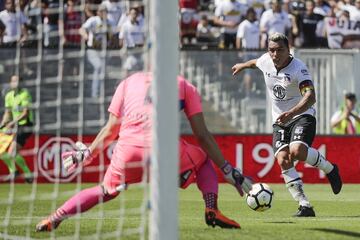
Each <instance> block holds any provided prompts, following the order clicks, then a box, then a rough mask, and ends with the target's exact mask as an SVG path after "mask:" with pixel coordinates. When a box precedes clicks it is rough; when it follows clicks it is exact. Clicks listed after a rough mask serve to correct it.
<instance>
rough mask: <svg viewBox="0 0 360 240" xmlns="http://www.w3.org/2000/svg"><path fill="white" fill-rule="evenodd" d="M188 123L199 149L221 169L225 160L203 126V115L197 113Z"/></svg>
mask: <svg viewBox="0 0 360 240" xmlns="http://www.w3.org/2000/svg"><path fill="white" fill-rule="evenodd" d="M189 121H190V125H191V128H192V130H193V133H194V135H195V136H196V138H197V140H198V142H199V144H200V146H201V148H202V149H203V150H204V151H205V152H206V153H207V155H208V156H209V158H210V159H211V160H212V161H213V162H214V163H215V164H216V165H217V166H218V167H222V166H223V165H224V164H225V159H224V157H223V155H222V153H221V151H220V148H219V146H218V145H217V143H216V141H215V139H214V137H213V136H212V135H211V133H210V132H209V130H208V129H207V127H206V125H205V121H204V116H203V114H202V113H197V114H195V115H193V116H192V117H191V118H190V119H189Z"/></svg>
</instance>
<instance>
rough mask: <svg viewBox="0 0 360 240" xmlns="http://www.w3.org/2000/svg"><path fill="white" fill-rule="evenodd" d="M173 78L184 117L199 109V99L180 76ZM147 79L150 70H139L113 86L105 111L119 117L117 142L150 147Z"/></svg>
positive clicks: (148, 83)
mask: <svg viewBox="0 0 360 240" xmlns="http://www.w3.org/2000/svg"><path fill="white" fill-rule="evenodd" d="M177 80H178V89H179V105H180V110H183V111H184V112H185V114H186V116H187V117H188V118H190V117H191V116H193V115H194V114H196V113H200V112H202V107H201V98H200V96H199V94H198V92H197V90H196V88H195V87H194V86H193V85H192V84H191V83H189V82H188V81H187V80H186V79H185V78H183V77H181V76H178V79H177ZM151 81H152V74H151V73H145V72H139V73H135V74H133V75H131V76H129V77H128V78H126V79H125V80H124V81H122V82H121V83H120V84H119V86H118V87H117V89H116V92H115V94H114V96H113V99H112V101H111V103H110V106H109V108H108V111H109V112H110V113H112V114H114V115H115V116H117V117H119V118H120V119H121V127H120V132H119V139H118V144H121V145H132V146H142V147H150V146H151V126H152V122H151V115H152V114H151V113H152V104H151V103H152V101H151V96H150V93H151ZM183 144H185V143H184V142H183V141H181V145H183ZM181 148H182V147H181ZM181 152H182V150H181Z"/></svg>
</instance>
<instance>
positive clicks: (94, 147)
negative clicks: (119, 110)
mask: <svg viewBox="0 0 360 240" xmlns="http://www.w3.org/2000/svg"><path fill="white" fill-rule="evenodd" d="M119 129H120V119H119V118H117V117H116V116H115V115H113V114H111V113H110V115H109V120H108V122H107V123H106V125H105V126H104V127H103V128H102V129H101V130H100V132H99V133H98V135H97V136H96V138H95V140H94V141H93V142H92V143H91V145H90V147H89V149H90V151H91V153H92V156H93V157H95V156H97V155H98V154H99V152H100V151H102V150H103V149H105V148H106V147H107V146H109V145H110V143H111V142H112V141H114V140H115V139H116V137H117V136H118V134H119Z"/></svg>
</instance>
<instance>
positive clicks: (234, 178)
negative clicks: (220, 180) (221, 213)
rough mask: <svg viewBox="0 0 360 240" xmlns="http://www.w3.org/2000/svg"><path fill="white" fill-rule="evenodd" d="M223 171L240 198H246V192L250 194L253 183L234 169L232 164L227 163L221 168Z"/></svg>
mask: <svg viewBox="0 0 360 240" xmlns="http://www.w3.org/2000/svg"><path fill="white" fill-rule="evenodd" d="M221 171H222V172H223V174H224V178H225V179H226V181H228V182H229V183H230V184H232V185H234V187H235V188H236V190H237V191H238V192H239V194H240V196H244V191H245V192H246V193H249V191H250V190H251V188H252V181H251V180H250V179H249V178H247V177H244V176H243V175H242V174H241V171H240V169H238V168H234V167H233V166H231V164H230V163H228V162H227V161H225V164H224V165H223V166H222V167H221ZM243 190H244V191H243Z"/></svg>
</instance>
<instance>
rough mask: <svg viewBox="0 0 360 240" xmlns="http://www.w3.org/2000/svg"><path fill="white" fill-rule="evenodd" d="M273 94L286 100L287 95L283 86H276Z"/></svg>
mask: <svg viewBox="0 0 360 240" xmlns="http://www.w3.org/2000/svg"><path fill="white" fill-rule="evenodd" d="M273 94H274V96H275V97H276V98H278V99H284V98H285V95H286V91H285V88H283V86H281V85H275V86H274V87H273Z"/></svg>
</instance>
